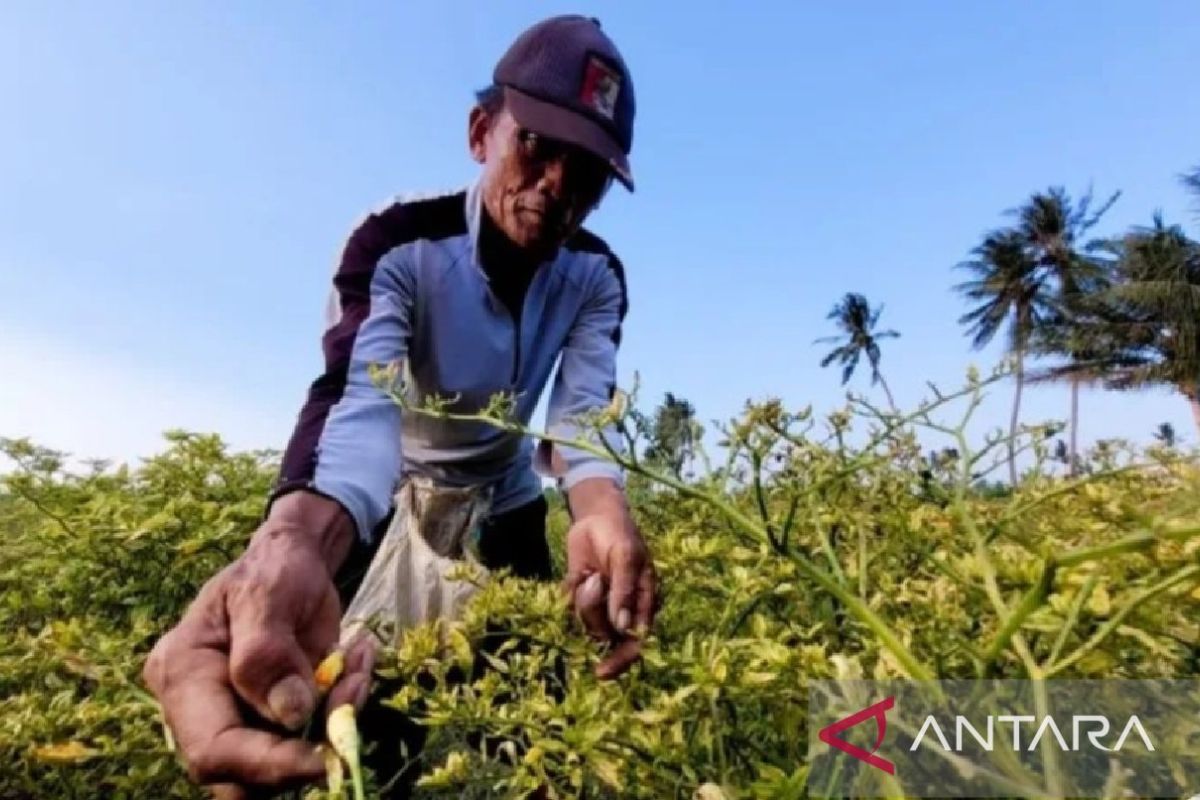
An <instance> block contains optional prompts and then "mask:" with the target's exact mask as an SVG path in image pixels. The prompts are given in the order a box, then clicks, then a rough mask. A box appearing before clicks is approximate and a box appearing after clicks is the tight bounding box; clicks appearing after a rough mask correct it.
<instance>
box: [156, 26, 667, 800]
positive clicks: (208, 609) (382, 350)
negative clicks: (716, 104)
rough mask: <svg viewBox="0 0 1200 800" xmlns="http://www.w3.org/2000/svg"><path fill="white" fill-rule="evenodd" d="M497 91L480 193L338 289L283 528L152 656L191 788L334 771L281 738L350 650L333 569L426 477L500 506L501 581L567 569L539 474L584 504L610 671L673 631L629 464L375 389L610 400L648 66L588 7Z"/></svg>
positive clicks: (597, 615) (524, 402)
mask: <svg viewBox="0 0 1200 800" xmlns="http://www.w3.org/2000/svg"><path fill="white" fill-rule="evenodd" d="M493 82H494V85H493V86H492V87H491V88H489V89H488V90H486V91H484V92H482V93H480V95H479V98H478V99H479V102H478V104H477V105H476V106H475V107H474V108H472V110H471V112H470V115H469V118H468V146H469V151H470V154H471V156H472V158H474V160H475V161H477V162H478V163H479V164H480V165H481V171H480V175H479V179H478V181H477V182H476V183H475V184H474V185H473V186H472V187H470V188H469V189H468V190H466V191H464V192H461V193H459V194H455V195H446V196H443V197H439V198H433V199H425V200H414V201H409V202H398V203H395V204H393V205H392V206H390V207H389V208H387V209H385V210H383V211H381V212H379V213H376V214H373V215H371V216H370V217H369V218H368V219H367V220H366V221H365V222H364V223H363V224H362V225H361V226H360V227H359V228H358V229H357V230H356V231H355V232H354V234H353V235H352V236H351V238H350V240H349V242H348V244H347V246H346V248H345V252H344V255H343V258H342V261H341V264H340V267H339V269H338V272H337V274H336V276H335V278H334V287H335V301H336V302H334V303H333V304H331V317H332V318H331V320H330V325H329V327H328V329H327V330H326V332H325V335H324V339H323V344H324V352H325V357H326V371H325V373H324V374H323V375H322V376H321V377H320V378H318V379H317V380H316V381H315V382H314V383H313V385H312V388H311V390H310V392H309V396H308V402H307V403H306V404H305V406H304V408H303V410H302V411H301V413H300V417H299V422H298V424H297V426H296V429H295V432H294V433H293V435H292V438H291V441H290V443H289V445H288V447H287V451H286V453H285V456H284V461H283V467H282V471H281V475H280V481H279V485H278V487H277V489H276V491H275V492H274V493H273V494H272V497H271V503H270V506H269V510H268V513H267V516H266V518H265V520H264V522H263V523H262V525H261V526H260V528H259V529H258V530H257V531H256V532H255V534H254V535H253V537H252V539H251V541H250V544H249V546H248V548H247V550H246V552H245V553H244V554H243V555H242V556H241V557H240V558H239V559H238V560H237V561H235V562H234V563H233V564H231V565H230V566H229V567H227V568H226V569H225V570H223V571H222V572H221V573H219V574H218V575H217V576H215V577H214V578H213V579H211V580H210V581H209V582H208V583H207V584H206V585H205V586H204V587H203V589H202V590H201V591H200V593H199V595H198V596H197V598H196V600H195V602H194V603H193V604H192V606H191V607H190V608H189V609H188V611H187V613H186V614H185V615H184V617H183V619H182V620H181V621H180V622H179V624H178V625H177V626H176V627H175V628H174V629H173V630H171V631H170V632H169V633H167V634H166V635H165V636H164V637H163V638H162V639H161V640H160V641H159V642H158V643H157V645H156V646H155V648H154V650H153V651H152V652H151V654H150V657H149V659H148V661H147V664H146V668H145V673H144V675H145V680H146V682H147V684H148V685H149V687H150V688H151V690H152V691H153V692H154V693H155V695H156V696H157V697H158V698H159V700H160V702H161V703H162V706H163V709H164V713H165V716H166V720H167V723H168V725H169V726H170V727H171V729H172V731H173V732H174V735H175V739H176V742H177V744H178V748H179V752H180V754H181V757H182V758H183V760H184V762H185V764H186V765H187V767H188V769H189V772H190V774H191V775H192V777H193V778H194V779H195V780H197V781H199V782H201V783H205V784H209V785H213V786H214V790H215V791H216V792H217V794H218V795H219V796H225V797H244V796H246V792H247V791H250V790H251V789H253V788H256V787H273V786H280V785H286V784H292V783H296V782H300V781H304V780H308V779H313V778H317V777H319V776H320V775H321V774H322V772H323V766H322V763H321V759H320V758H318V757H317V755H316V754H315V753H314V751H313V747H312V745H311V744H306V743H304V742H302V741H300V740H299V739H298V738H289V737H288V736H287V735H286V734H285V735H280V734H281V731H280V728H282V729H286V730H288V731H296V730H298V729H299V728H300V727H301V726H303V724H304V723H305V721H306V720H307V719H308V718H309V716H310V715H311V714H312V713H313V711H314V706H315V703H316V695H315V690H314V683H313V667H314V665H315V664H316V663H317V662H318V660H319V659H320V658H321V657H323V656H324V655H325V654H326V653H327V652H328V651H329V650H330V649H331V648H332V647H333V646H334V645H335V644H336V643H337V641H338V636H339V626H340V623H341V615H342V611H343V609H342V602H341V600H340V599H339V596H338V593H337V590H336V588H335V584H334V577H335V576H339V575H340V574H341V573H342V572H344V567H345V566H346V562H347V559H348V557H350V556H351V555H352V552H354V553H358V555H359V557H361V556H362V554H363V553H364V552H366V553H369V552H370V548H371V546H372V545H375V544H377V542H378V540H379V537H380V536H381V533H382V531H383V530H384V529H385V528H387V527H388V525H389V520H388V516H389V510H390V506H391V505H392V502H393V498H394V497H395V496H397V495H395V494H394V493H395V492H396V490H397V488H398V486H400V485H402V484H404V485H407V484H406V481H409V480H410V479H411V480H414V481H415V480H421V481H424V482H425V483H426V484H433V485H437V486H445V487H448V490H451V489H461V488H463V487H467V488H468V489H472V487H473V488H474V489H479V490H480V491H481V492H485V494H484V496H485V497H486V498H487V500H488V503H489V507H488V511H487V514H486V516H485V518H484V519H483V522H482V525H480V526H479V529H480V539H479V541H478V551H479V553H480V554H481V557H482V560H483V561H484V562H485V564H486V566H488V567H510V568H512V569H513V571H514V572H516V573H517V574H521V575H526V576H529V577H540V578H548V577H550V566H549V555H548V551H547V548H546V543H545V538H544V529H545V511H546V508H545V501H544V500H543V499H542V490H541V483H540V479H539V478H538V476H537V474H536V473H535V472H534V465H535V462H536V464H537V466H538V468H539V469H541V470H542V471H543V472H544V473H545V474H550V475H552V476H553V477H556V478H557V479H558V480H559V485H560V486H561V487H563V488H564V489H565V491H566V492H567V497H568V503H569V507H570V509H571V512H572V518H573V524H572V527H571V530H570V532H569V534H568V545H567V550H568V553H567V561H568V564H567V576H566V581H565V587H566V589H567V590H569V591H570V592H571V596H572V598H576V597H577V594H576V591H577V590H578V589H580V587H581V585H582V584H583V582H584V579H585V577H587V576H592V575H599V576H601V577H602V578H603V581H602V584H601V585H603V586H606V587H607V590H608V591H607V597H601V598H600V600H599V601H597V602H596V603H594V604H592V605H590V606H588V607H577V608H576V611H577V613H579V614H580V616H581V618H582V619H583V620H584V622H585V624H586V625H587V627H588V628H589V630H590V631H591V633H592V634H593V635H595V636H597V637H599V638H602V639H604V640H607V641H608V642H609V643H611V645H612V649H611V651H610V652H609V654H608V656H607V657H606V659H605V660H604V661H603V662H602V664H601V666H600V674H601V676H602V677H612V676H615V675H618V674H620V673H621V672H622V671H623V670H625V669H626V668H628V666H629V665H630V664H631V663H632V662H633V661H635V660H636V658H637V657H638V639H637V635H636V633H637V629H639V628H641V629H644V628H645V627H647V626H648V625H649V624H650V623H651V621H652V617H653V611H654V602H655V579H654V575H653V569H652V566H651V562H650V559H649V556H648V553H647V550H646V547H645V544H644V543H643V541H642V538H641V536H640V534H639V532H638V530H637V528H636V526H635V525H634V523H633V521H632V519H631V516H630V513H629V509H628V507H627V504H626V502H625V497H624V494H623V488H622V483H621V476H620V473H619V471H618V470H617V469H616V468H615V467H614V466H613V465H612V464H609V463H606V462H603V461H602V460H599V459H596V458H593V457H591V456H589V455H587V454H586V453H583V452H582V451H579V450H578V449H575V448H562V447H545V446H543V447H540V448H538V450H537V452H536V454H535V452H534V448H533V445H532V443H531V442H529V441H528V440H526V439H524V438H522V437H513V436H511V435H508V434H505V433H503V432H500V431H498V430H497V429H495V428H492V427H489V426H486V425H475V424H463V423H453V422H447V421H444V420H437V419H432V418H430V417H427V416H422V415H419V414H416V413H411V412H409V411H402V410H401V408H400V406H398V405H397V404H395V403H394V402H393V401H392V400H391V399H390V398H388V397H387V396H386V394H385V393H384V392H383V391H381V389H380V388H379V387H378V386H376V385H374V384H372V382H371V379H370V378H369V377H368V367H369V366H370V365H372V364H380V365H388V364H395V365H398V366H400V367H401V368H402V371H403V373H404V374H405V375H406V377H407V378H408V381H409V389H408V391H410V392H411V394H412V396H413V397H415V398H418V399H419V398H421V397H424V396H427V395H429V394H443V395H459V396H460V397H461V400H460V402H459V405H458V407H457V410H464V411H470V410H476V409H479V408H480V407H482V406H483V405H484V404H486V402H487V400H488V398H489V397H490V396H491V395H492V394H493V393H495V392H498V391H508V392H515V393H516V395H517V398H518V399H517V407H516V411H517V415H518V416H519V417H520V418H521V419H522V420H525V421H528V420H529V419H530V417H531V416H532V413H533V410H534V406H535V404H536V402H537V400H538V397H539V396H540V395H541V393H542V391H543V389H544V388H545V386H546V385H547V383H548V382H549V381H550V378H551V374H552V372H553V367H554V364H555V363H556V361H558V362H559V368H558V371H557V374H556V375H555V376H554V385H553V389H552V391H551V396H550V403H549V414H548V427H549V429H550V430H551V431H552V432H554V433H558V434H564V435H567V436H571V435H572V434H573V432H574V431H573V429H572V427H571V422H570V420H571V419H572V418H573V417H575V416H577V415H578V414H580V413H582V412H586V411H588V410H591V409H596V408H600V407H603V406H606V405H608V403H609V402H610V398H611V396H612V393H613V391H614V389H615V385H614V384H615V374H616V370H615V356H616V351H617V347H618V344H619V341H620V330H621V322H622V320H623V317H624V315H625V310H626V307H627V302H626V298H625V284H624V279H623V273H622V269H621V264H620V262H619V261H618V260H617V258H616V256H615V255H613V254H612V253H611V252H610V251H609V250H608V248H607V246H606V245H605V244H604V243H603V242H602V241H601V240H600V239H598V238H596V237H595V236H593V235H592V234H590V233H588V232H586V231H584V230H582V228H581V225H582V223H583V221H584V218H585V217H586V216H587V215H588V213H589V212H590V211H592V210H593V209H594V208H595V207H596V206H597V205H598V204H599V202H600V201H601V199H602V198H603V196H604V194H605V192H606V191H607V189H608V187H609V185H610V184H611V182H612V180H613V178H614V177H615V178H616V179H617V180H619V181H620V182H621V183H623V184H624V185H625V186H626V187H627V188H628V189H630V190H632V188H633V179H632V175H631V172H630V168H629V161H628V155H629V152H630V147H631V142H632V133H633V117H634V107H635V103H634V94H633V86H632V84H631V82H630V77H629V72H628V69H627V68H626V66H625V63H624V61H623V59H622V58H621V55H620V54H619V52H618V51H617V49H616V47H615V46H614V45H613V43H612V42H611V41H610V40H609V39H608V37H607V36H606V35H605V34H604V32H603V31H602V30H601V28H600V25H599V23H598V22H597V21H595V20H590V19H587V18H584V17H578V16H565V17H555V18H552V19H549V20H546V21H544V22H541V23H539V24H537V25H535V26H533V27H532V28H530V29H529V30H528V31H526V32H525V33H523V34H522V35H521V36H520V37H519V38H518V39H517V40H516V41H515V42H514V44H513V45H512V47H511V48H510V49H509V50H508V52H507V53H506V54H505V55H504V56H503V58H502V59H501V60H500V62H499V63H498V64H497V66H496V69H495V72H494V75H493ZM596 581H597V579H596V578H592V579H591V581H589V584H588V585H589V586H592V587H594V586H595V585H596ZM592 593H594V592H588V594H592ZM581 594H583V593H581ZM373 658H374V650H373V644H372V642H371V640H370V639H369V638H364V639H361V640H360V641H359V643H358V644H356V645H355V646H354V647H352V648H351V650H350V651H349V653H348V654H347V659H346V662H347V665H346V670H345V672H344V676H343V678H342V679H341V680H340V681H339V683H338V684H337V685H336V687H335V689H334V692H333V694H332V695H331V697H330V698H329V703H330V704H331V705H330V707H332V705H336V704H338V703H341V702H353V703H355V704H356V705H359V706H361V705H362V703H363V702H364V701H365V699H366V696H367V692H368V690H369V684H370V675H371V669H372V664H373ZM259 718H261V719H259ZM263 721H265V723H266V724H264V722H263ZM272 725H273V726H274V727H273V728H272V729H268V728H269V727H271V726H272Z"/></svg>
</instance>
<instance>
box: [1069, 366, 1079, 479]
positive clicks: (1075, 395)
mask: <svg viewBox="0 0 1200 800" xmlns="http://www.w3.org/2000/svg"><path fill="white" fill-rule="evenodd" d="M1078 452H1079V378H1074V377H1073V378H1071V448H1070V454H1069V456H1068V457H1069V458H1070V459H1071V464H1070V467H1069V474H1070V475H1071V477H1072V478H1074V477H1075V472H1076V466H1075V456H1076V454H1077V453H1078Z"/></svg>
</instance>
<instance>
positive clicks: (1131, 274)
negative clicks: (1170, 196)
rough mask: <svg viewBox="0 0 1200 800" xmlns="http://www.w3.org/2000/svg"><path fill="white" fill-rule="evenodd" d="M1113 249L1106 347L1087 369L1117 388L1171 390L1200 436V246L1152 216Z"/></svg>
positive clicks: (1103, 323)
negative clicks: (1183, 402)
mask: <svg viewBox="0 0 1200 800" xmlns="http://www.w3.org/2000/svg"><path fill="white" fill-rule="evenodd" d="M1116 248H1117V250H1118V253H1119V258H1118V261H1117V267H1116V274H1115V279H1114V281H1113V284H1112V286H1111V287H1109V288H1108V289H1107V290H1106V291H1105V292H1104V294H1103V297H1102V300H1103V303H1102V307H1101V315H1102V316H1101V318H1100V319H1099V320H1098V321H1097V323H1096V325H1097V335H1096V336H1095V337H1094V338H1095V340H1096V341H1097V342H1101V343H1103V344H1104V347H1103V348H1098V351H1097V352H1096V353H1095V355H1094V363H1093V364H1092V365H1091V368H1092V369H1094V370H1096V371H1097V372H1101V373H1102V374H1103V375H1104V377H1105V383H1106V385H1108V386H1110V387H1112V388H1115V389H1129V390H1136V389H1145V388H1149V387H1152V386H1168V387H1171V388H1173V389H1174V390H1176V391H1178V392H1179V393H1180V394H1182V395H1183V396H1184V397H1185V398H1186V399H1187V400H1188V405H1189V406H1190V407H1191V410H1192V415H1193V418H1194V419H1195V422H1196V426H1197V428H1198V429H1200V243H1197V242H1195V241H1193V240H1192V239H1190V238H1188V236H1187V235H1186V234H1185V233H1184V232H1183V230H1182V229H1181V228H1180V227H1179V226H1178V225H1171V226H1168V225H1166V224H1165V223H1164V222H1163V219H1162V217H1161V215H1156V216H1155V218H1154V223H1153V224H1152V225H1151V226H1150V227H1148V228H1136V229H1134V230H1133V231H1131V232H1130V233H1129V234H1127V235H1126V236H1125V237H1124V238H1123V239H1121V240H1120V241H1119V242H1117V243H1116Z"/></svg>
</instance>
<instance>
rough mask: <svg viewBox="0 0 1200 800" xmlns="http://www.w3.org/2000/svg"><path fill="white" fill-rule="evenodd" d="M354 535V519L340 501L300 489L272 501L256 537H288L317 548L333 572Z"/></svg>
mask: <svg viewBox="0 0 1200 800" xmlns="http://www.w3.org/2000/svg"><path fill="white" fill-rule="evenodd" d="M355 535H356V532H355V526H354V520H353V519H351V517H350V515H349V514H348V513H346V510H345V509H344V508H343V507H342V505H341V504H340V503H338V502H337V501H336V500H332V499H330V498H328V497H324V496H323V495H319V494H317V493H315V492H309V491H305V490H298V491H294V492H288V493H287V494H285V495H283V496H282V497H279V498H277V499H276V500H275V502H273V503H272V504H271V510H270V513H269V514H268V515H267V519H266V520H265V521H264V522H263V524H262V525H261V526H260V527H259V529H258V531H257V532H256V533H255V534H254V540H259V539H260V538H265V539H272V540H282V539H287V540H289V541H293V542H295V543H297V544H299V545H301V546H304V547H312V548H315V549H316V551H317V552H318V553H319V554H320V557H321V560H322V562H323V563H324V564H326V566H327V567H328V569H329V574H330V575H333V574H334V573H335V572H337V570H338V568H339V567H340V566H341V565H342V562H344V561H345V560H346V556H347V554H348V553H349V552H350V547H351V545H352V544H353V543H354V538H355ZM253 544H254V541H252V542H251V545H252V546H253Z"/></svg>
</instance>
